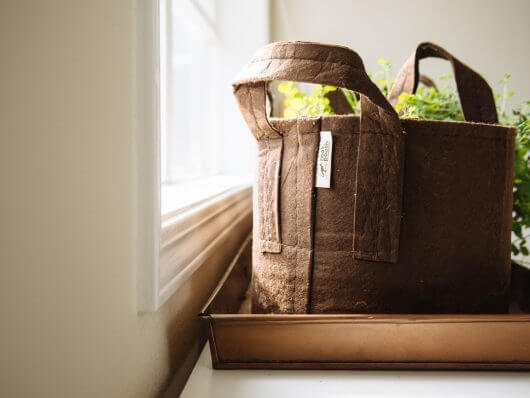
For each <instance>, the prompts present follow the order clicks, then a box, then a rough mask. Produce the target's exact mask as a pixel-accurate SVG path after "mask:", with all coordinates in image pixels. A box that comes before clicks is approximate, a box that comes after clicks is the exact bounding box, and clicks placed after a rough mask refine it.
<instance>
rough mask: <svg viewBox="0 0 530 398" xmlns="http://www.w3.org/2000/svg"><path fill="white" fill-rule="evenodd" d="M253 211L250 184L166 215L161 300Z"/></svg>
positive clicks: (182, 281) (161, 253)
mask: <svg viewBox="0 0 530 398" xmlns="http://www.w3.org/2000/svg"><path fill="white" fill-rule="evenodd" d="M251 212H252V188H251V186H250V184H248V183H247V184H241V185H238V186H235V187H233V188H230V189H228V190H225V191H223V192H221V193H219V194H217V195H214V196H213V197H210V198H208V199H205V200H202V201H199V202H197V203H196V204H194V205H190V206H187V207H185V208H183V209H181V210H178V211H174V212H172V213H170V214H168V215H166V216H164V217H162V225H161V233H160V262H159V294H158V302H159V303H160V304H161V303H163V302H164V301H166V300H167V299H168V298H169V297H170V296H171V295H172V294H173V293H174V292H175V291H176V290H177V289H178V288H179V287H180V286H181V285H182V284H183V283H184V282H185V281H186V280H187V279H188V278H189V277H190V276H191V275H192V274H193V273H194V272H195V271H196V270H197V269H198V268H199V267H200V266H201V264H203V262H204V261H205V260H206V259H207V258H208V256H210V255H211V254H212V253H213V252H214V251H215V250H218V249H219V248H220V245H221V243H222V242H223V240H224V238H225V237H226V236H227V235H228V234H230V233H231V232H232V231H233V230H234V228H236V227H237V225H238V224H239V222H240V221H241V220H242V219H244V218H246V217H248V216H249V215H250V213H251Z"/></svg>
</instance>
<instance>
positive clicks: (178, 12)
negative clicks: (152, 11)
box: [160, 0, 262, 214]
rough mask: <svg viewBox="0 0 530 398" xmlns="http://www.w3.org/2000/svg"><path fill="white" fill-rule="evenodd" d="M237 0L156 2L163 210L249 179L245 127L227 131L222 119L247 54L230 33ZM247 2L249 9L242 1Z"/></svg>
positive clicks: (249, 148) (236, 14)
mask: <svg viewBox="0 0 530 398" xmlns="http://www.w3.org/2000/svg"><path fill="white" fill-rule="evenodd" d="M244 5H245V3H243V2H241V1H215V0H202V1H198V0H181V1H170V0H164V1H162V2H161V3H160V60H161V62H160V116H161V119H160V133H161V148H160V158H161V164H160V177H161V182H162V197H161V199H162V205H161V211H162V214H167V213H169V212H171V211H174V210H176V209H180V208H182V207H184V206H187V205H189V204H192V203H195V202H197V201H199V200H202V199H204V198H205V197H211V196H212V195H215V194H218V193H220V192H222V191H224V190H226V189H228V188H230V187H231V186H234V185H237V184H238V183H245V182H246V183H248V182H249V181H250V174H251V152H252V147H253V146H252V142H251V139H250V135H249V134H247V133H246V131H245V130H242V129H241V128H240V127H241V125H240V124H239V123H238V124H237V127H238V129H237V130H235V131H234V130H233V129H232V128H231V127H230V126H229V125H228V123H225V122H224V121H225V119H226V118H227V114H226V112H227V109H226V105H227V104H229V106H230V107H232V108H233V109H231V110H229V111H228V118H229V119H230V116H233V111H234V110H235V103H234V101H233V99H232V98H230V97H231V87H230V82H231V79H233V77H234V76H235V74H236V73H237V70H238V69H239V68H241V66H242V65H243V63H244V62H245V61H246V60H244V59H242V57H241V55H243V56H244V57H247V58H248V56H250V54H251V53H250V54H248V53H247V52H246V51H242V50H244V48H241V47H239V46H240V40H234V37H233V35H231V34H230V33H231V32H230V29H233V28H234V26H238V25H240V22H239V23H238V21H236V20H235V19H236V18H237V17H245V15H241V14H242V12H241V8H245V7H244ZM246 8H247V9H252V7H249V6H248V4H247V6H246ZM239 32H241V30H240V31H239ZM251 35H252V33H251ZM256 44H257V43H255V42H254V43H253V45H252V47H254V48H252V50H251V51H253V50H255V48H256V47H257V46H256ZM259 44H262V43H259ZM259 44H258V45H259ZM249 49H250V48H249ZM240 54H241V55H240Z"/></svg>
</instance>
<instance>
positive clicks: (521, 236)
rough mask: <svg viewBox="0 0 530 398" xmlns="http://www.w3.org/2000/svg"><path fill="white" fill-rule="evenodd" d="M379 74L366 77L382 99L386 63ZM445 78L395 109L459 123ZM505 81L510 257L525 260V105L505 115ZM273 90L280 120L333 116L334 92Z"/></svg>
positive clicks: (528, 192) (528, 219)
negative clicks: (280, 104) (510, 160)
mask: <svg viewBox="0 0 530 398" xmlns="http://www.w3.org/2000/svg"><path fill="white" fill-rule="evenodd" d="M378 64H379V66H380V70H378V71H377V72H376V73H374V74H373V75H372V76H371V78H372V79H373V80H374V83H375V84H376V85H377V86H378V87H379V89H380V90H381V92H382V93H383V94H384V95H385V96H387V95H388V93H389V92H390V89H391V88H392V85H393V83H394V81H393V80H392V79H391V78H390V72H391V69H392V62H390V61H388V60H385V59H380V60H379V61H378ZM450 79H451V76H445V77H441V78H440V80H441V81H442V82H443V83H445V85H444V87H443V88H441V89H437V88H434V87H426V86H423V85H420V86H419V87H418V89H417V90H416V93H414V94H407V93H403V94H401V95H400V96H399V99H398V103H397V104H396V106H395V109H396V111H397V112H398V113H400V114H401V115H402V117H405V118H414V119H430V120H456V121H462V120H464V115H463V113H462V108H461V106H460V102H459V100H458V96H457V95H456V93H455V92H454V90H453V89H452V87H451V85H450V84H449V83H448V81H449V80H450ZM509 79H510V76H509V75H505V76H504V77H503V79H502V80H501V81H500V82H499V83H500V84H501V85H502V94H497V95H495V100H496V103H497V111H498V114H499V122H500V123H501V124H503V125H507V126H513V127H515V128H516V138H515V161H514V175H515V177H514V189H513V223H512V230H513V239H512V253H513V254H514V255H518V254H522V255H525V256H527V255H528V254H529V249H528V245H527V238H530V236H529V235H525V231H528V230H530V101H527V102H524V103H523V104H521V105H520V106H519V107H517V108H516V109H515V110H513V111H512V114H511V115H507V114H506V105H507V101H508V99H509V98H511V97H512V96H513V92H511V91H509V90H508V82H509ZM278 90H279V91H280V93H282V94H283V95H284V96H285V100H284V107H285V108H284V117H298V116H317V115H329V114H333V113H334V112H333V108H332V106H331V103H330V101H329V99H328V98H327V97H326V95H327V94H328V93H330V92H332V91H335V90H336V88H335V87H332V86H322V85H315V88H314V90H313V92H312V93H311V94H309V95H308V94H305V93H304V92H302V91H300V90H299V89H298V87H297V86H296V84H295V83H293V82H283V83H282V84H280V86H279V88H278ZM342 91H343V93H344V95H345V97H346V100H347V101H348V103H349V104H350V106H351V107H352V110H353V113H354V114H359V113H360V102H359V100H358V98H357V96H356V95H355V93H353V92H351V91H349V90H345V89H342Z"/></svg>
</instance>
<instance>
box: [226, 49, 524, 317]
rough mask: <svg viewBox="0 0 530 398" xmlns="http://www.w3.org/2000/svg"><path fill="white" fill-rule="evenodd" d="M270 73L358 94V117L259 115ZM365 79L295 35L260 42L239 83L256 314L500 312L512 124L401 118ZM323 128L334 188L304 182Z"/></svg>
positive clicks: (342, 59)
mask: <svg viewBox="0 0 530 398" xmlns="http://www.w3.org/2000/svg"><path fill="white" fill-rule="evenodd" d="M314 60H317V61H318V62H314ZM257 65H259V66H257ZM276 79H278V80H301V81H308V82H314V83H325V84H331V85H335V86H340V87H345V88H348V89H351V90H356V91H359V92H361V101H362V106H361V110H362V115H361V117H358V116H354V115H333V116H322V117H313V118H298V119H271V120H268V119H267V116H266V110H265V93H266V84H265V83H266V82H268V81H270V80H276ZM370 84H371V83H370V82H369V79H368V80H367V76H366V79H365V73H364V68H363V66H362V62H361V61H360V59H359V58H358V56H357V55H356V54H355V53H353V52H352V51H351V50H348V49H345V48H343V47H332V46H324V45H320V44H311V43H300V42H289V43H275V44H272V45H269V46H267V47H266V48H265V49H264V50H262V51H260V52H259V53H258V54H257V55H256V57H255V58H254V61H251V63H250V64H248V65H247V66H246V67H245V69H244V70H243V72H242V74H241V77H240V78H239V79H238V80H237V81H236V83H235V85H234V92H235V94H236V98H237V100H238V102H239V104H240V107H241V110H242V112H243V114H244V116H245V119H246V120H247V122H248V124H249V127H250V129H251V131H252V133H253V134H254V136H255V137H256V139H257V143H258V164H257V178H256V186H255V193H254V198H255V201H254V223H255V224H254V241H253V242H254V243H253V271H252V309H253V311H254V312H258V313H493V312H503V311H505V310H506V309H507V299H508V290H509V283H510V238H511V235H510V231H511V208H512V182H513V145H514V130H513V129H512V128H507V127H503V126H499V125H495V124H486V123H470V122H437V121H426V120H410V119H401V120H400V119H398V118H397V116H396V114H395V113H393V112H391V111H390V110H391V109H392V108H391V107H390V106H389V105H388V102H387V101H386V99H384V98H381V97H379V96H378V95H377V94H375V91H373V90H372V88H371V85H370ZM376 90H377V89H376ZM464 91H465V90H464ZM462 94H463V91H461V90H460V95H462ZM260 101H261V102H260ZM473 101H475V102H477V101H478V102H477V103H479V102H480V99H476V98H474V99H473ZM485 101H486V102H487V101H488V99H487V98H486V100H485ZM462 102H464V101H462ZM385 103H386V105H385ZM389 108H390V110H389ZM484 109H487V106H486V108H484ZM484 115H486V116H487V118H486V120H483V121H484V122H491V115H489V116H488V114H487V112H486V113H484ZM466 117H467V116H466ZM321 130H324V131H331V132H332V135H333V155H332V174H331V188H330V189H326V188H314V174H315V164H316V157H317V151H318V142H319V132H320V131H321ZM404 132H406V134H404Z"/></svg>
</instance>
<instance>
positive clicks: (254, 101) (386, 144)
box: [233, 42, 405, 262]
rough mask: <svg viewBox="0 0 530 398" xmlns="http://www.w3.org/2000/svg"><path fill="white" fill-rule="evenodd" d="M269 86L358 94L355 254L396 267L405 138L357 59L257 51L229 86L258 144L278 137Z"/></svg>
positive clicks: (287, 46)
mask: <svg viewBox="0 0 530 398" xmlns="http://www.w3.org/2000/svg"><path fill="white" fill-rule="evenodd" d="M273 80H292V81H299V82H307V83H314V84H327V85H331V86H335V87H342V88H346V89H349V90H352V91H356V92H358V93H359V94H360V96H361V123H360V130H361V131H360V132H361V134H360V138H359V150H358V154H359V155H358V159H357V179H356V180H357V187H356V193H355V214H354V220H355V221H354V226H353V228H354V241H353V253H354V256H355V257H356V258H359V259H365V260H372V261H387V262H397V260H398V249H399V232H400V225H401V217H402V214H401V210H402V190H403V169H404V153H405V152H404V149H405V137H404V134H403V131H402V128H401V123H400V121H399V117H398V115H397V113H396V112H395V110H394V108H393V107H392V105H390V103H389V102H388V101H387V99H386V98H385V97H384V95H383V94H382V93H381V91H380V90H379V89H378V88H377V86H376V85H375V84H374V83H373V82H372V81H371V80H370V78H369V77H368V75H367V73H366V71H365V69H364V65H363V62H362V60H361V58H360V57H359V55H358V54H357V53H355V52H354V51H352V50H350V49H349V48H346V47H338V46H329V45H324V44H317V43H308V42H279V43H272V44H269V45H267V46H265V47H264V48H262V49H261V50H259V51H258V52H257V53H256V54H255V55H254V57H253V58H252V59H251V61H250V62H249V63H248V64H247V65H246V66H245V67H244V68H243V70H242V71H241V72H240V74H239V75H238V77H237V79H236V81H235V82H234V83H233V89H234V95H235V96H236V99H237V101H238V104H239V107H240V109H241V112H242V114H243V116H244V118H245V120H246V122H247V124H248V126H249V128H250V130H251V131H252V133H253V134H254V136H255V137H256V139H258V140H274V139H276V138H280V137H281V133H280V132H278V131H277V130H276V129H274V127H273V126H271V124H270V123H269V120H268V118H267V111H266V93H267V84H268V82H270V81H273ZM273 202H274V203H277V202H278V201H277V200H276V201H273ZM278 239H279V237H278Z"/></svg>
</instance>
